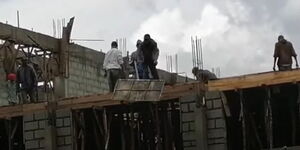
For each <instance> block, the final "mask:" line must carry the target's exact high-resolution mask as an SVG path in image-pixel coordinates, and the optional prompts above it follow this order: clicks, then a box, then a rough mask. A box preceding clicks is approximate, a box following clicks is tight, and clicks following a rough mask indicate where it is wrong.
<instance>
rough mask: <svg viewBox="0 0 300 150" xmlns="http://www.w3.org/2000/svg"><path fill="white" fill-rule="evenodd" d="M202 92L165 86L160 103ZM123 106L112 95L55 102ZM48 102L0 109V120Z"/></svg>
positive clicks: (76, 105)
mask: <svg viewBox="0 0 300 150" xmlns="http://www.w3.org/2000/svg"><path fill="white" fill-rule="evenodd" d="M203 90H204V86H203V85H202V84H200V83H199V82H191V83H185V84H178V85H174V86H166V87H165V88H164V91H163V93H162V95H161V101H164V100H172V99H178V98H180V97H183V96H186V95H191V94H195V93H198V92H200V91H203ZM121 104H124V102H122V101H117V100H112V93H108V94H95V95H88V96H81V97H70V98H64V99H59V100H58V101H57V107H56V108H57V109H84V108H92V107H95V106H99V107H104V106H114V105H121ZM49 105H50V104H49V103H48V102H40V103H34V104H23V105H14V106H2V107H0V118H9V117H16V116H22V115H24V114H28V113H33V112H41V111H46V110H47V108H48V107H49Z"/></svg>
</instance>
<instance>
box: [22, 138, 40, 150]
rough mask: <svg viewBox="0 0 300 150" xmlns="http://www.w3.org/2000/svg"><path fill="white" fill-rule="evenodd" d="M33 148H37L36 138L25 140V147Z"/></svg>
mask: <svg viewBox="0 0 300 150" xmlns="http://www.w3.org/2000/svg"><path fill="white" fill-rule="evenodd" d="M34 148H39V141H38V140H35V141H26V142H25V149H34Z"/></svg>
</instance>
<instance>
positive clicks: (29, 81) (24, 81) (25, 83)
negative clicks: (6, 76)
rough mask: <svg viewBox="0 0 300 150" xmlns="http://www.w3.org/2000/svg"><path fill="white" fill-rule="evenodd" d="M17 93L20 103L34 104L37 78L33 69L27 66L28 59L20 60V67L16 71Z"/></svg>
mask: <svg viewBox="0 0 300 150" xmlns="http://www.w3.org/2000/svg"><path fill="white" fill-rule="evenodd" d="M16 89H17V93H20V99H21V103H28V97H29V100H30V102H35V92H36V89H37V77H36V73H35V71H34V69H33V68H32V67H31V66H29V65H28V59H26V58H23V59H22V65H21V66H20V67H19V68H18V70H17V79H16Z"/></svg>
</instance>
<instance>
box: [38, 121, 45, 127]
mask: <svg viewBox="0 0 300 150" xmlns="http://www.w3.org/2000/svg"><path fill="white" fill-rule="evenodd" d="M45 127H46V120H41V121H39V129H45Z"/></svg>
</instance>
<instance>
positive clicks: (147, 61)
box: [141, 34, 159, 79]
mask: <svg viewBox="0 0 300 150" xmlns="http://www.w3.org/2000/svg"><path fill="white" fill-rule="evenodd" d="M141 51H142V52H143V56H144V78H145V79H149V72H148V69H149V70H150V72H151V75H152V78H153V79H159V76H158V72H157V69H156V65H157V60H158V56H159V49H158V47H157V43H156V42H155V41H154V40H153V39H152V38H151V37H150V35H149V34H145V36H144V41H143V43H142V45H141Z"/></svg>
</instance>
